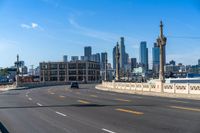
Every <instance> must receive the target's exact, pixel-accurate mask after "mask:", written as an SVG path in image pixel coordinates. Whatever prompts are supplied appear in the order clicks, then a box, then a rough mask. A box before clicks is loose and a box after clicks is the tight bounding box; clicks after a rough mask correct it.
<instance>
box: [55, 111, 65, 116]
mask: <svg viewBox="0 0 200 133" xmlns="http://www.w3.org/2000/svg"><path fill="white" fill-rule="evenodd" d="M56 114H59V115H61V116H67V115H65V114H63V113H60V112H58V111H56Z"/></svg>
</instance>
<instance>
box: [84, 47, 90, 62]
mask: <svg viewBox="0 0 200 133" xmlns="http://www.w3.org/2000/svg"><path fill="white" fill-rule="evenodd" d="M91 55H92V47H91V46H86V47H84V56H85V57H86V58H87V59H88V60H90V56H91Z"/></svg>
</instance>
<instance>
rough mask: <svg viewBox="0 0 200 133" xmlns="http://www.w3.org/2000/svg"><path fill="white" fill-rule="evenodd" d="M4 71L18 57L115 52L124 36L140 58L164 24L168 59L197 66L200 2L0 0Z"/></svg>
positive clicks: (28, 60) (58, 57) (39, 58)
mask: <svg viewBox="0 0 200 133" xmlns="http://www.w3.org/2000/svg"><path fill="white" fill-rule="evenodd" d="M0 18H1V19H0V57H1V61H0V67H9V66H12V65H13V62H14V61H15V60H16V55H17V54H19V55H20V58H21V59H22V60H24V61H25V63H26V65H27V66H28V67H30V65H32V64H33V65H34V66H38V65H39V62H42V61H61V60H62V56H63V55H68V56H72V55H78V56H81V55H83V47H84V46H88V45H89V46H92V50H93V51H92V52H93V53H96V52H104V51H107V52H108V55H109V62H111V63H112V49H113V47H114V45H116V42H117V41H119V38H120V37H121V36H124V37H125V46H126V51H127V52H128V53H129V55H130V57H136V58H138V57H139V43H140V42H141V41H147V45H148V48H149V64H150V65H151V64H152V59H151V58H152V55H151V53H152V52H151V49H152V46H153V43H154V42H155V40H156V38H157V37H158V35H159V22H160V20H161V19H162V20H163V23H164V34H165V36H167V37H168V41H167V51H166V53H167V61H169V60H171V59H174V60H175V61H176V62H177V63H179V62H181V63H183V64H197V60H198V59H199V58H200V2H199V1H198V0H0Z"/></svg>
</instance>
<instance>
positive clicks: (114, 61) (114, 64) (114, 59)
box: [113, 46, 116, 69]
mask: <svg viewBox="0 0 200 133" xmlns="http://www.w3.org/2000/svg"><path fill="white" fill-rule="evenodd" d="M113 69H116V46H115V47H114V48H113Z"/></svg>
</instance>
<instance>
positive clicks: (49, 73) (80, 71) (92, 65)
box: [40, 61, 100, 82]
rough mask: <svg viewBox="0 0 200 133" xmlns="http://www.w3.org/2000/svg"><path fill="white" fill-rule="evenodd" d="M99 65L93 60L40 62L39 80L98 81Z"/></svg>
mask: <svg viewBox="0 0 200 133" xmlns="http://www.w3.org/2000/svg"><path fill="white" fill-rule="evenodd" d="M99 80H100V65H99V63H97V62H93V61H71V62H42V63H40V81H41V82H49V81H57V82H72V81H77V82H99Z"/></svg>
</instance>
